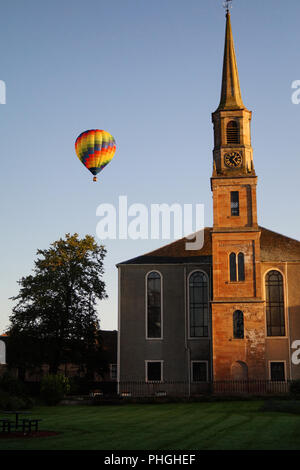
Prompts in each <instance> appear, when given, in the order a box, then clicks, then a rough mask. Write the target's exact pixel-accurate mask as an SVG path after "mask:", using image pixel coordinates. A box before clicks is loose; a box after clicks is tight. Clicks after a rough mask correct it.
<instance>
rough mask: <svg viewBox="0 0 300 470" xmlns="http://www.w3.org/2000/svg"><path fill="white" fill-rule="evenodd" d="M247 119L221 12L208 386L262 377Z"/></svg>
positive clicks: (262, 324) (257, 255)
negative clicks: (222, 46)
mask: <svg viewBox="0 0 300 470" xmlns="http://www.w3.org/2000/svg"><path fill="white" fill-rule="evenodd" d="M251 117H252V113H251V111H249V110H248V109H247V108H246V107H245V106H244V104H243V101H242V96H241V90H240V82H239V76H238V69H237V63H236V55H235V49H234V42H233V36H232V29H231V20H230V13H229V11H227V14H226V36H225V51H224V64H223V78H222V91H221V100H220V104H219V107H218V108H217V110H216V111H215V112H214V113H213V115H212V121H213V124H214V150H213V175H212V178H211V189H212V192H213V212H214V225H213V232H212V251H213V252H212V255H213V256H212V258H213V300H212V330H213V331H212V336H213V374H214V380H227V379H234V380H247V379H249V380H251V378H254V377H255V378H256V379H259V378H261V379H264V378H265V377H266V371H265V367H266V365H265V316H264V303H263V300H262V286H261V268H260V235H261V233H260V229H259V227H258V224H257V210H256V185H257V177H256V174H255V170H254V163H253V150H252V147H251V130H250V124H251Z"/></svg>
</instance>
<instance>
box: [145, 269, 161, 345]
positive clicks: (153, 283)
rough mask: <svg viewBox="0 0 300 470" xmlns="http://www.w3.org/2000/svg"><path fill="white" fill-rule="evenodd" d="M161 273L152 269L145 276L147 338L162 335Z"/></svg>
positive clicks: (156, 337)
mask: <svg viewBox="0 0 300 470" xmlns="http://www.w3.org/2000/svg"><path fill="white" fill-rule="evenodd" d="M161 323H162V322H161V275H160V274H159V273H158V272H156V271H152V272H151V273H149V274H148V276H147V338H148V339H160V338H161V337H162V324H161Z"/></svg>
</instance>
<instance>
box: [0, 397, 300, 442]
mask: <svg viewBox="0 0 300 470" xmlns="http://www.w3.org/2000/svg"><path fill="white" fill-rule="evenodd" d="M262 405H263V401H253V402H251V401H250V402H244V401H236V402H234V401H233V402H215V403H180V404H156V405H155V404H154V405H153V404H149V405H142V404H141V405H130V404H128V405H123V406H58V407H37V408H34V410H33V417H40V418H42V419H43V421H42V425H41V429H43V430H46V429H47V430H53V431H57V432H60V433H61V434H59V435H58V436H52V437H47V438H35V439H0V450H4V449H7V450H14V449H22V450H27V449H34V450H40V449H41V450H45V449H47V450H98V449H104V450H138V449H144V450H168V449H170V450H203V449H234V450H235V449H242V450H248V449H255V450H260V449H277V450H279V449H297V450H298V449H300V414H289V413H282V412H273V411H262V410H261V408H262Z"/></svg>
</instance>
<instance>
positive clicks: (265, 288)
mask: <svg viewBox="0 0 300 470" xmlns="http://www.w3.org/2000/svg"><path fill="white" fill-rule="evenodd" d="M251 117H252V113H251V111H249V110H248V109H247V108H246V107H245V106H244V104H243V100H242V95H241V90H240V82H239V75H238V68H237V63H236V55H235V48H234V42H233V35H232V28H231V18H230V13H229V11H227V14H226V35H225V50H224V63H223V77H222V88H221V100H220V104H219V106H218V108H217V110H216V111H215V112H214V113H213V114H212V122H213V127H214V149H213V172H212V177H211V190H212V194H213V227H207V228H205V229H204V244H203V247H202V248H201V249H200V250H195V251H190V250H186V239H185V238H183V239H181V240H178V241H175V242H173V243H171V244H168V245H167V246H164V247H162V248H159V249H157V250H155V251H153V252H151V253H147V254H146V255H143V256H139V257H137V258H134V259H131V260H129V261H125V262H122V263H120V264H118V266H117V267H118V272H119V333H118V334H119V338H118V381H119V383H120V387H121V384H122V383H125V382H126V381H139V382H145V383H160V384H164V383H188V384H189V387H190V393H197V391H199V390H204V389H205V387H206V385H209V384H210V383H211V382H218V381H227V380H228V381H229V380H233V381H254V380H258V381H270V382H287V381H289V380H293V379H300V365H297V364H296V362H297V361H293V360H292V355H293V352H294V351H295V349H294V348H295V344H296V343H295V342H296V341H297V340H300V288H299V285H300V242H299V241H296V240H293V239H291V238H288V237H286V236H284V235H280V234H278V233H275V232H272V231H271V230H268V229H266V228H263V227H261V226H260V225H258V218H257V202H256V187H257V176H256V172H255V165H254V159H253V150H252V146H251ZM299 344H300V343H299ZM121 389H122V387H121V388H120V390H121Z"/></svg>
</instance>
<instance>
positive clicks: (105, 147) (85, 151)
mask: <svg viewBox="0 0 300 470" xmlns="http://www.w3.org/2000/svg"><path fill="white" fill-rule="evenodd" d="M75 150H76V153H77V156H78V158H79V160H80V161H81V163H83V165H84V166H85V167H86V168H87V169H88V170H89V171H90V172H91V173H92V174H93V175H94V178H93V181H97V178H96V175H97V174H98V173H100V171H102V170H103V168H104V167H106V165H107V164H108V163H109V162H110V161H111V160H112V158H113V156H114V154H115V151H116V142H115V139H114V138H113V136H112V135H110V134H109V133H108V132H106V131H102V130H99V129H92V130H89V131H85V132H82V134H80V135H79V136H78V137H77V139H76V142H75Z"/></svg>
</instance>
